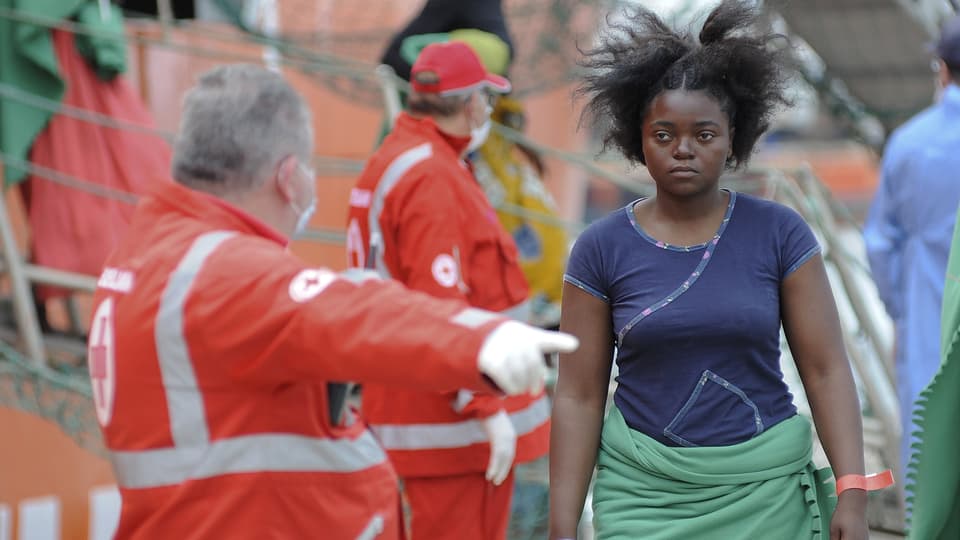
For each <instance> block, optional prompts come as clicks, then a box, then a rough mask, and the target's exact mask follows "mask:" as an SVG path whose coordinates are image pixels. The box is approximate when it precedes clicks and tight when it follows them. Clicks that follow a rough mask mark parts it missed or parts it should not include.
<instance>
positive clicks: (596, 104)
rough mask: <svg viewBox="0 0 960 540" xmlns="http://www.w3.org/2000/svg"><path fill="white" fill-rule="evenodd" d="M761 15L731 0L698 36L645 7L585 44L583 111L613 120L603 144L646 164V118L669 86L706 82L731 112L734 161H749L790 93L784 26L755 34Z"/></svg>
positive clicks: (694, 85) (705, 87) (697, 86)
mask: <svg viewBox="0 0 960 540" xmlns="http://www.w3.org/2000/svg"><path fill="white" fill-rule="evenodd" d="M757 18H758V12H757V10H756V8H754V7H752V4H750V3H746V2H743V1H740V0H725V1H724V2H723V3H721V4H720V5H719V6H717V7H716V8H715V9H714V10H713V11H712V12H710V15H709V16H708V17H707V19H706V22H704V25H703V28H702V29H701V31H700V36H699V43H698V42H697V41H695V40H694V39H693V37H692V36H691V35H689V34H681V33H677V32H675V31H673V30H671V29H670V28H668V27H667V25H666V24H664V23H663V21H661V20H660V18H659V17H657V16H656V15H655V14H654V13H652V12H650V11H649V10H647V9H644V8H642V7H637V8H634V9H631V10H630V11H629V12H628V13H627V20H626V22H623V23H619V24H615V25H611V27H610V30H609V31H608V32H606V33H605V34H604V35H603V36H602V37H601V41H600V45H599V46H598V47H597V48H595V49H592V50H589V51H585V52H584V53H583V54H584V59H583V60H582V61H581V65H582V66H583V67H585V68H587V69H588V74H587V75H586V76H585V78H584V81H583V84H582V85H581V86H580V88H579V89H578V91H577V92H578V94H579V95H586V96H589V98H590V99H589V103H588V104H587V107H586V109H585V111H584V114H586V115H590V116H592V117H593V118H594V119H597V120H600V119H604V120H605V121H608V122H609V128H607V129H606V133H605V136H604V140H603V142H604V148H607V147H609V146H611V145H612V146H614V147H617V148H619V149H620V150H621V151H622V152H623V153H624V155H626V156H627V158H629V159H630V160H632V161H635V162H636V161H639V162H640V163H643V164H646V159H645V158H644V155H643V145H642V140H643V134H642V131H643V129H642V127H643V118H644V116H645V115H646V113H647V110H648V109H649V107H650V103H651V102H652V101H653V99H654V98H655V97H656V96H657V95H659V94H660V93H661V92H663V91H664V90H677V89H683V90H704V91H706V92H708V93H709V94H710V95H712V96H714V97H715V98H716V99H717V100H718V101H719V103H720V107H721V109H722V110H723V111H724V112H725V113H726V114H727V115H728V117H729V118H730V127H731V128H733V129H734V132H733V151H732V156H731V157H730V159H728V160H727V164H728V165H729V166H732V167H739V166H740V165H742V164H744V163H746V162H747V160H748V159H749V158H750V154H751V153H752V152H753V147H754V145H755V144H756V142H757V139H759V138H760V135H761V134H763V132H764V131H766V130H767V128H768V127H769V126H770V117H771V115H772V114H773V112H774V111H775V109H776V107H777V106H778V105H779V104H784V105H786V104H788V103H789V101H788V100H787V99H786V98H785V96H784V93H783V91H784V86H785V78H786V69H785V66H786V64H785V63H784V62H783V58H782V53H780V52H778V51H777V50H775V49H774V48H773V47H771V46H770V43H769V42H770V41H771V40H773V39H777V38H782V37H783V36H781V35H778V34H769V33H767V34H760V35H757V34H749V33H747V31H748V30H750V29H751V28H753V27H754V26H755V22H756V20H757Z"/></svg>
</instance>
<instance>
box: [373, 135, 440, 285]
mask: <svg viewBox="0 0 960 540" xmlns="http://www.w3.org/2000/svg"><path fill="white" fill-rule="evenodd" d="M432 155H433V147H432V146H430V143H423V144H421V145H420V146H415V147H413V148H411V149H410V150H407V151H406V152H404V153H402V154H400V155H399V156H397V157H396V158H394V160H393V161H392V162H390V165H388V166H387V168H386V170H385V171H384V172H383V176H381V177H380V181H379V182H378V183H377V189H376V191H374V192H373V201H372V202H371V203H370V212H369V214H367V225H368V228H369V230H370V253H369V254H368V257H369V260H372V261H373V262H374V264H375V266H374V268H376V270H377V272H379V273H380V275H381V276H383V277H385V278H388V277H390V270H388V269H387V265H386V264H385V263H384V262H383V252H384V242H383V231H382V230H381V229H380V214H381V213H383V205H384V204H385V202H386V199H387V195H389V194H390V190H392V189H393V187H394V186H396V185H397V182H399V181H400V180H401V179H402V178H403V176H404V175H405V174H407V172H408V171H409V170H410V169H412V168H413V167H414V166H415V165H417V164H418V163H420V162H421V161H423V160H425V159H427V158H429V157H430V156H432Z"/></svg>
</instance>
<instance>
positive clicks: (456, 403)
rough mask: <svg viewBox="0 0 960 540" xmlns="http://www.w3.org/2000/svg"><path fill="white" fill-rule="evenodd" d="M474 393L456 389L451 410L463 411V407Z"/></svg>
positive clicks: (471, 399)
mask: <svg viewBox="0 0 960 540" xmlns="http://www.w3.org/2000/svg"><path fill="white" fill-rule="evenodd" d="M473 395H474V393H473V392H471V391H470V390H463V389H461V390H457V398H456V399H454V400H453V412H457V413H459V412H463V409H464V408H465V407H466V406H467V405H469V404H470V402H471V401H473Z"/></svg>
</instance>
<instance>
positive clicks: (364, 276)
mask: <svg viewBox="0 0 960 540" xmlns="http://www.w3.org/2000/svg"><path fill="white" fill-rule="evenodd" d="M337 277H339V278H341V279H345V280H347V281H349V282H350V283H353V284H355V285H359V284H361V283H364V282H367V281H381V279H380V274H378V273H376V272H374V271H373V270H364V269H362V268H348V269H346V270H344V271H343V272H340V273H339V274H337Z"/></svg>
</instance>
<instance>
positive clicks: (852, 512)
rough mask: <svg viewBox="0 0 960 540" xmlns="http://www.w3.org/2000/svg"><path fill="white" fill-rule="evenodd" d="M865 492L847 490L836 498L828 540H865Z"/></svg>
mask: <svg viewBox="0 0 960 540" xmlns="http://www.w3.org/2000/svg"><path fill="white" fill-rule="evenodd" d="M867 538H869V531H868V528H867V492H866V491H864V490H862V489H848V490H846V491H844V492H842V493H841V494H840V495H839V497H838V498H837V509H836V510H834V512H833V518H832V519H831V520H830V540H867Z"/></svg>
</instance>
